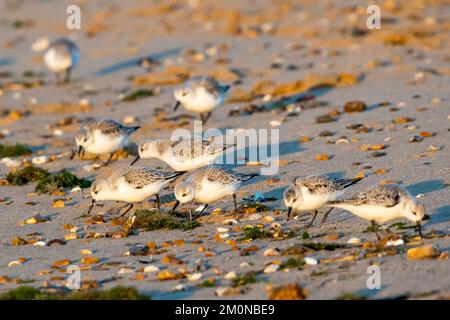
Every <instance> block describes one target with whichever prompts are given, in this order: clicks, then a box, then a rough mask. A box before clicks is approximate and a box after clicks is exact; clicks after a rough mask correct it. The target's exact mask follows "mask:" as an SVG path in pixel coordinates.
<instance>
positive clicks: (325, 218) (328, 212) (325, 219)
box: [320, 208, 334, 224]
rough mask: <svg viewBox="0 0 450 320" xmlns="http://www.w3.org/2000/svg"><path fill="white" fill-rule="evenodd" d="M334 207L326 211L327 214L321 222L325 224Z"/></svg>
mask: <svg viewBox="0 0 450 320" xmlns="http://www.w3.org/2000/svg"><path fill="white" fill-rule="evenodd" d="M333 209H334V208H331V209H330V210H328V211H327V212H325V215H324V216H323V218H322V221H320V224H324V223H325V221H327V218H328V215H329V214H330V212H331V211H333Z"/></svg>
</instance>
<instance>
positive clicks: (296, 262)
mask: <svg viewBox="0 0 450 320" xmlns="http://www.w3.org/2000/svg"><path fill="white" fill-rule="evenodd" d="M304 265H305V260H303V258H289V259H287V260H286V261H285V262H283V263H282V264H281V266H280V268H281V269H298V268H301V267H303V266H304Z"/></svg>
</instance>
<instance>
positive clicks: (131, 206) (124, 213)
mask: <svg viewBox="0 0 450 320" xmlns="http://www.w3.org/2000/svg"><path fill="white" fill-rule="evenodd" d="M133 206H134V204H132V203H130V206H129V207H128V209H127V210H125V211H124V212H123V213H122V214H121V215H120V216H119V218H121V217H123V216H124V215H126V214H127V213H128V212H129V211H130V210H131V209H132V208H133Z"/></svg>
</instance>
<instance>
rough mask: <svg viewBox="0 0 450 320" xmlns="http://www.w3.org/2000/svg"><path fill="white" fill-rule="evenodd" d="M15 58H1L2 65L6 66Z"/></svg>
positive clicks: (0, 64)
mask: <svg viewBox="0 0 450 320" xmlns="http://www.w3.org/2000/svg"><path fill="white" fill-rule="evenodd" d="M13 61H14V60H13V59H12V58H3V59H0V67H4V66H7V65H10V64H11V63H13Z"/></svg>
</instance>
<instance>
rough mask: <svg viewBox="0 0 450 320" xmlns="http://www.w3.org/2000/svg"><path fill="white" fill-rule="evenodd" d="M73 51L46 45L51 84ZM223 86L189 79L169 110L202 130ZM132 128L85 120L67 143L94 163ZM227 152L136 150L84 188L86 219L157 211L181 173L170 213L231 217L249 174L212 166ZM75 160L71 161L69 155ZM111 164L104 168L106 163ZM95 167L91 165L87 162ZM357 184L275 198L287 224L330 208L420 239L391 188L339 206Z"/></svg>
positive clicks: (300, 182)
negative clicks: (224, 203) (216, 206)
mask: <svg viewBox="0 0 450 320" xmlns="http://www.w3.org/2000/svg"><path fill="white" fill-rule="evenodd" d="M78 60H79V50H78V48H77V46H76V45H75V44H74V43H73V42H71V41H70V40H67V39H60V40H57V41H55V42H54V43H52V44H51V45H50V47H49V48H48V50H47V51H46V53H45V55H44V61H45V63H46V64H47V66H48V67H49V69H50V70H51V71H52V72H54V74H55V77H56V81H57V82H61V81H65V82H67V81H69V79H70V73H71V70H72V69H73V67H75V65H76V64H77V63H78ZM228 90H229V86H223V85H221V84H219V83H218V82H217V81H216V80H214V79H212V78H204V77H199V78H193V79H192V80H190V81H188V82H187V83H186V84H185V85H184V86H183V87H182V88H179V89H177V90H175V92H174V96H175V99H176V105H175V108H174V109H175V110H176V109H177V108H178V107H179V106H180V105H181V106H182V107H183V108H185V109H186V110H188V111H191V112H194V113H197V114H199V115H200V119H201V120H202V122H206V121H207V120H208V119H209V117H210V115H211V112H212V111H213V110H214V109H216V108H217V107H219V106H220V105H222V104H223V103H224V98H225V94H226V92H227V91H228ZM137 129H139V127H125V126H123V125H121V124H120V123H118V122H116V121H114V120H107V119H103V120H96V119H93V118H89V119H87V120H86V121H85V122H84V123H83V125H82V126H81V129H80V132H79V133H78V134H77V135H76V137H75V140H76V144H77V147H78V150H77V154H78V155H82V154H83V153H84V151H87V152H89V153H92V154H94V155H97V156H99V155H101V154H108V153H109V154H110V155H111V156H112V154H113V153H114V152H115V151H117V150H119V149H121V148H123V147H124V146H125V145H126V144H127V142H128V137H129V136H130V135H131V134H132V133H133V132H135V131H136V130H137ZM232 147H233V145H216V144H214V143H213V142H210V141H204V140H202V139H201V138H190V139H184V140H183V139H181V140H179V141H176V142H174V141H172V140H152V141H144V142H142V143H141V144H140V145H139V147H138V152H139V155H138V156H137V157H136V159H134V160H133V161H132V163H131V165H130V166H129V167H126V168H121V169H119V170H117V171H115V172H113V173H112V175H111V176H110V177H109V178H108V179H104V180H96V181H95V182H94V183H93V184H92V187H91V196H92V202H91V205H90V207H89V211H88V213H90V212H91V210H92V209H93V207H94V205H95V203H96V202H97V201H102V200H113V201H123V202H126V203H128V204H129V205H128V208H127V209H126V210H125V211H124V212H123V213H122V215H124V214H126V213H127V212H129V211H130V210H131V208H132V207H133V204H134V203H137V202H142V201H144V200H146V199H148V198H150V197H152V196H155V197H156V200H157V204H158V208H159V196H158V193H159V192H160V191H161V190H162V189H163V188H164V187H165V186H166V185H167V184H168V183H169V182H171V181H173V180H175V179H176V178H178V177H179V176H181V175H183V174H184V173H186V172H188V173H187V174H186V176H185V178H184V179H183V180H182V181H179V182H177V183H176V184H175V187H174V193H175V197H176V202H175V205H174V206H173V208H172V212H173V211H174V210H175V209H176V208H177V207H178V206H179V205H180V204H183V203H187V202H190V201H197V202H200V203H203V204H204V206H203V208H202V210H201V212H200V214H201V213H203V211H204V210H205V209H206V207H207V206H208V205H209V204H211V203H214V202H216V201H218V200H219V199H222V198H224V197H226V196H230V195H231V196H232V197H233V201H234V210H235V211H237V202H236V192H237V191H238V189H239V188H240V187H241V185H242V183H243V182H245V181H247V180H249V179H251V178H253V177H255V176H257V174H240V173H237V172H234V171H232V170H228V169H224V168H221V167H218V166H214V165H212V164H213V163H214V161H215V160H216V158H217V157H218V156H219V155H221V154H222V152H224V151H226V150H227V149H230V148H232ZM74 155H75V153H74ZM111 156H110V158H109V159H108V161H107V163H106V164H108V163H109V161H110V160H111ZM140 158H142V159H149V158H157V159H160V160H162V161H164V162H165V163H166V164H167V165H169V166H170V167H171V168H172V169H173V170H175V172H174V173H165V172H159V171H157V170H153V169H150V168H145V167H134V166H132V165H133V164H134V163H135V162H137V161H138V160H139V159H140ZM94 162H95V160H94ZM359 180H360V179H334V178H331V177H326V176H321V175H317V176H306V177H296V178H295V179H294V180H293V181H292V183H291V185H290V186H288V187H287V189H286V190H285V192H284V194H283V199H284V203H285V205H286V206H287V208H288V209H287V219H288V220H289V219H290V216H291V214H292V212H293V211H294V212H295V211H311V212H312V213H313V218H312V220H311V222H310V224H309V226H311V225H312V224H313V222H314V219H315V218H316V215H317V213H318V209H319V208H322V207H326V208H328V209H327V212H326V213H325V214H324V217H323V219H322V222H325V221H326V218H327V216H328V214H329V213H330V211H331V210H333V208H341V209H344V210H346V211H349V212H351V213H353V214H354V215H356V216H359V217H361V218H363V219H366V220H368V221H370V222H371V223H372V225H373V227H374V228H373V229H374V232H375V233H376V235H377V238H378V237H379V236H378V233H377V232H376V230H377V225H376V224H377V223H379V224H382V223H385V222H387V221H390V220H393V219H397V218H406V219H408V220H410V221H413V222H416V223H417V229H418V232H419V234H420V236H422V232H421V226H420V222H421V221H422V220H424V219H426V218H428V216H427V215H425V209H424V206H423V205H422V204H420V203H419V202H418V201H417V200H416V199H415V198H414V197H413V196H411V194H409V193H408V192H407V191H406V190H405V189H404V188H402V187H400V186H398V185H384V186H376V187H374V188H372V189H371V190H369V191H366V192H360V193H357V194H356V195H355V196H353V197H351V198H347V199H340V197H341V196H342V194H343V193H344V191H345V189H346V188H348V187H350V186H352V185H353V184H355V183H357V182H358V181H359Z"/></svg>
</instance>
